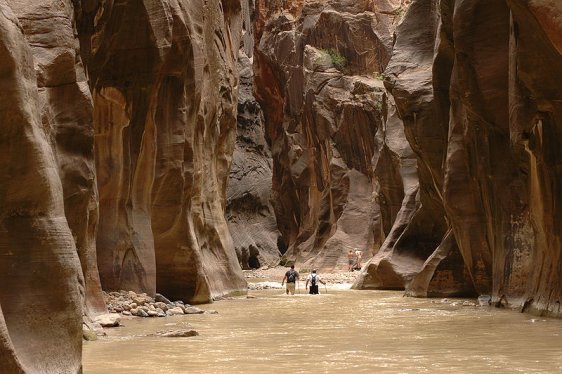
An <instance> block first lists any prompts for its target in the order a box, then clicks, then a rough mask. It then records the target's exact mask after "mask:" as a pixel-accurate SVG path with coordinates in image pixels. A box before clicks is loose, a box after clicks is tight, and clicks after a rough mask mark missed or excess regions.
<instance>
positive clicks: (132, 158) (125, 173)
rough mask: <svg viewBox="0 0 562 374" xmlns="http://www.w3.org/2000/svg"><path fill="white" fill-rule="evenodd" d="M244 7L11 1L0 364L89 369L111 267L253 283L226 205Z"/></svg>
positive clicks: (200, 290) (0, 214)
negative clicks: (85, 331) (87, 346)
mask: <svg viewBox="0 0 562 374" xmlns="http://www.w3.org/2000/svg"><path fill="white" fill-rule="evenodd" d="M242 12H243V9H242V7H241V4H240V2H238V1H222V2H221V1H218V0H216V1H195V2H190V3H189V4H186V3H185V2H182V1H148V0H147V1H144V2H142V3H140V4H139V3H138V2H133V1H122V2H118V3H117V2H97V1H88V2H80V1H70V0H68V1H57V2H55V1H48V2H40V3H37V2H32V1H16V0H9V1H7V0H2V1H0V57H1V58H0V70H1V72H2V74H0V80H1V81H2V90H0V124H1V125H2V126H3V127H4V130H3V131H2V132H1V134H0V142H1V143H2V144H1V145H0V147H1V149H2V150H3V152H2V155H3V156H2V157H1V158H0V162H1V163H2V169H1V170H2V171H1V172H0V186H1V188H0V222H1V228H0V252H1V255H2V256H1V257H2V261H0V267H1V269H0V277H1V280H2V282H1V285H0V311H1V313H0V369H1V370H0V371H2V372H14V373H15V372H53V373H54V372H56V373H67V372H69V373H71V372H78V371H80V356H81V354H80V353H81V331H82V330H81V322H82V317H83V316H85V317H86V318H88V317H90V316H93V315H95V314H98V313H100V312H104V311H105V310H106V307H105V305H104V301H103V298H102V297H101V286H100V275H101V284H102V285H103V286H104V288H106V289H108V290H111V289H123V288H124V289H130V290H135V291H144V292H147V293H150V294H154V293H155V292H156V291H159V292H161V293H164V294H166V295H167V296H169V297H170V298H174V299H183V300H185V301H189V302H192V303H193V302H206V301H209V300H211V299H212V298H213V297H215V296H220V295H224V294H228V293H232V292H243V291H244V290H245V287H246V283H245V281H244V279H243V278H242V274H241V270H240V266H239V264H238V261H237V259H236V253H235V251H234V246H233V242H232V239H231V236H230V233H229V231H228V227H227V224H226V220H225V218H224V210H225V201H226V182H227V177H228V172H229V169H230V163H231V157H232V152H233V147H234V139H235V131H236V112H237V108H236V107H237V101H238V100H237V85H238V71H237V67H236V61H237V57H238V49H239V45H240V38H241V37H242V34H241V29H242ZM98 189H99V194H98ZM98 212H99V213H98ZM98 218H99V221H98ZM98 222H99V223H98ZM98 268H99V271H98Z"/></svg>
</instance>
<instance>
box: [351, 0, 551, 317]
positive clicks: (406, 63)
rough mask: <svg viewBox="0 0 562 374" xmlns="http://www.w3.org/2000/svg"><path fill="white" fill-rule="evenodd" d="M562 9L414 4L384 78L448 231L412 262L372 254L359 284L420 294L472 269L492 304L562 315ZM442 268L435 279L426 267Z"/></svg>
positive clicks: (414, 252)
mask: <svg viewBox="0 0 562 374" xmlns="http://www.w3.org/2000/svg"><path fill="white" fill-rule="evenodd" d="M560 14H562V4H560V3H558V2H555V1H546V0H545V1H533V2H530V1H523V0H521V1H518V0H510V1H507V2H506V1H479V0H472V1H454V0H449V1H439V2H438V1H433V0H417V1H414V2H413V4H412V6H411V8H410V10H409V11H408V13H407V15H406V17H405V20H404V22H403V23H402V25H401V26H400V28H399V29H398V30H397V39H396V43H395V46H394V51H393V56H392V58H391V61H390V63H389V66H388V68H387V70H386V72H385V75H386V76H387V79H386V80H385V85H386V87H387V88H388V90H389V91H390V92H391V93H392V95H393V96H394V98H395V100H396V103H397V108H398V113H399V116H400V118H401V119H402V120H403V121H404V125H405V128H406V137H407V138H408V141H409V142H410V144H411V146H412V149H413V150H414V151H415V153H416V155H417V157H418V165H419V178H420V197H421V200H422V205H423V206H426V207H427V209H428V210H429V211H430V213H431V214H432V215H433V216H442V217H444V219H445V221H444V223H446V224H445V225H444V226H443V225H441V228H440V230H439V232H437V233H436V234H437V235H436V236H435V238H436V239H437V238H439V237H440V236H441V233H445V232H446V233H445V235H444V236H443V240H442V241H441V243H440V244H439V246H437V247H435V248H436V250H435V251H434V252H433V253H430V252H432V250H431V246H429V247H427V248H425V249H424V248H421V247H420V248H416V247H415V246H414V247H412V249H411V250H410V251H409V255H408V257H409V258H417V259H420V261H424V260H425V263H423V264H422V265H421V266H416V267H415V268H414V269H413V270H414V271H411V272H409V273H408V272H405V271H403V270H402V269H401V266H400V263H399V262H398V261H390V262H387V263H386V265H385V266H381V265H382V264H383V263H382V262H380V261H378V260H379V259H377V258H375V259H374V260H373V261H372V262H371V263H370V264H369V266H367V267H366V268H365V273H364V276H363V277H362V278H361V279H360V280H359V282H358V283H357V284H356V286H359V287H375V288H378V287H382V288H384V287H385V286H384V284H385V283H386V282H387V281H388V280H389V279H393V282H394V283H393V284H394V285H396V286H397V287H402V288H403V287H405V288H406V289H407V290H408V292H410V293H412V294H415V295H425V294H428V293H429V294H430V293H431V288H432V286H431V285H430V284H431V283H433V286H437V287H436V290H437V291H438V292H439V291H440V290H442V289H443V288H444V287H445V288H446V287H447V285H449V286H450V285H451V284H453V283H457V285H459V286H461V285H463V284H465V281H464V280H465V279H467V276H468V280H469V281H470V283H471V285H472V286H473V287H474V289H475V290H476V292H477V293H480V294H492V295H493V301H494V302H495V303H496V304H497V305H508V306H510V307H521V308H522V309H524V310H527V309H528V308H529V309H532V310H537V311H540V312H544V313H548V314H551V315H560V307H559V305H560V298H561V292H562V289H561V287H560V271H559V269H560V268H561V266H562V263H561V256H560V248H561V246H560V225H559V223H558V222H559V220H560V218H561V217H560V209H557V206H558V205H559V202H560V198H561V195H560V194H561V193H562V192H561V191H562V190H561V188H560V187H561V186H560V180H562V179H561V175H560V154H559V153H560V144H559V143H560V142H559V139H560V132H561V121H562V120H561V113H562V107H561V106H560V97H561V96H562V92H561V91H562V90H561V88H560V86H559V84H557V83H556V82H557V77H560V76H561V74H562V58H561V57H562V56H561V41H560V37H559V36H560V35H561V32H560V31H561V27H562V26H561V24H560V22H559V15H560ZM424 196H425V198H424ZM424 201H425V203H424ZM441 221H443V220H442V219H441ZM408 231H409V230H408V229H407V230H406V232H408ZM452 236H454V241H453V240H452ZM457 247H458V250H459V251H457ZM445 249H446V250H445ZM447 253H448V254H447ZM459 254H460V256H459ZM463 262H464V264H465V265H466V266H465V265H463V264H462V263H463ZM439 263H441V264H443V265H440V264H439ZM445 265H446V267H448V268H449V271H448V272H447V274H446V276H447V277H448V278H449V280H448V281H446V279H445V282H443V280H444V279H443V276H438V275H437V274H436V273H434V270H435V269H438V268H439V267H440V266H445ZM383 268H384V271H383ZM382 278H384V279H382ZM381 279H382V280H381ZM428 287H429V288H428ZM433 288H435V287H433ZM457 289H458V291H461V290H462V287H457ZM466 290H468V289H466Z"/></svg>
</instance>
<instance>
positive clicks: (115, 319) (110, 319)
mask: <svg viewBox="0 0 562 374" xmlns="http://www.w3.org/2000/svg"><path fill="white" fill-rule="evenodd" d="M119 319H120V316H119V314H117V313H108V314H101V315H99V316H97V317H95V318H94V322H96V323H99V324H100V325H101V326H102V327H116V326H119Z"/></svg>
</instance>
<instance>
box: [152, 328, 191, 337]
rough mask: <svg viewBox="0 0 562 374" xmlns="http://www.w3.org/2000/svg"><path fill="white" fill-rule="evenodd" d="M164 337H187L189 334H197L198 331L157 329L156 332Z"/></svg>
mask: <svg viewBox="0 0 562 374" xmlns="http://www.w3.org/2000/svg"><path fill="white" fill-rule="evenodd" d="M156 334H157V335H160V336H162V337H165V338H187V337H190V336H197V335H199V333H198V332H197V331H195V330H169V331H159V332H157V333H156Z"/></svg>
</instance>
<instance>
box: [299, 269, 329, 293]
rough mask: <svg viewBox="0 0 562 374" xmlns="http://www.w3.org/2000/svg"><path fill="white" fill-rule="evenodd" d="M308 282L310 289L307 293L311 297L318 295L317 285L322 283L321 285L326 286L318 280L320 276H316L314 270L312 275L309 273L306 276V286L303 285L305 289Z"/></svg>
mask: <svg viewBox="0 0 562 374" xmlns="http://www.w3.org/2000/svg"><path fill="white" fill-rule="evenodd" d="M309 282H310V289H309V291H308V293H309V294H311V295H318V283H322V284H323V285H326V282H324V281H323V280H322V279H320V276H319V275H318V274H316V270H312V273H310V274H309V275H308V278H306V284H305V285H304V287H305V288H307V287H308V283H309Z"/></svg>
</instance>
